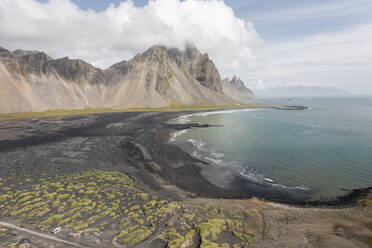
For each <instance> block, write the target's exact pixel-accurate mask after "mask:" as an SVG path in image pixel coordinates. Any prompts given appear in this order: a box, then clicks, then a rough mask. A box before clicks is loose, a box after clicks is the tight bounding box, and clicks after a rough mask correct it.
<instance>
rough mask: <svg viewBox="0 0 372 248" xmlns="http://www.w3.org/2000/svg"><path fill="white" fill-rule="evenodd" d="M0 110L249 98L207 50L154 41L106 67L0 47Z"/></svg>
mask: <svg viewBox="0 0 372 248" xmlns="http://www.w3.org/2000/svg"><path fill="white" fill-rule="evenodd" d="M0 90H1V91H0V113H12V112H28V111H31V112H39V111H45V110H55V109H84V108H159V107H169V106H199V105H214V106H222V105H235V104H240V102H241V101H246V100H251V99H254V95H253V93H252V92H251V91H250V90H249V89H247V88H246V87H245V85H244V83H243V82H242V81H241V80H240V79H238V78H237V77H234V78H233V79H232V80H229V79H225V80H221V76H220V74H219V72H218V70H217V68H216V66H215V64H214V63H213V61H212V60H211V59H210V58H209V56H208V54H202V53H200V52H199V50H198V49H197V48H195V47H193V46H187V47H185V49H184V50H180V49H178V48H166V47H165V46H160V45H156V46H153V47H151V48H149V49H148V50H147V51H145V52H144V53H141V54H137V55H136V56H135V57H134V58H132V59H131V60H129V61H122V62H119V63H116V64H114V65H112V66H111V67H109V68H108V69H106V70H102V69H99V68H96V67H94V66H93V65H91V64H89V63H87V62H85V61H83V60H80V59H70V58H68V57H64V58H59V59H52V57H50V56H49V55H47V54H46V53H44V52H39V51H23V50H16V51H14V52H11V51H9V50H6V49H4V48H1V47H0Z"/></svg>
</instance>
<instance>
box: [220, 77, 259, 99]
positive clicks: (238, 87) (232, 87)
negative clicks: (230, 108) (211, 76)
mask: <svg viewBox="0 0 372 248" xmlns="http://www.w3.org/2000/svg"><path fill="white" fill-rule="evenodd" d="M222 88H223V92H224V93H225V94H226V95H228V96H229V97H231V98H233V99H236V100H239V101H242V102H245V101H250V100H254V99H256V96H255V95H254V94H253V92H252V91H251V90H250V89H248V88H247V87H246V86H245V84H244V82H243V81H242V80H241V79H240V78H238V77H236V76H234V77H233V78H232V79H231V80H230V79H228V78H227V79H224V80H223V81H222Z"/></svg>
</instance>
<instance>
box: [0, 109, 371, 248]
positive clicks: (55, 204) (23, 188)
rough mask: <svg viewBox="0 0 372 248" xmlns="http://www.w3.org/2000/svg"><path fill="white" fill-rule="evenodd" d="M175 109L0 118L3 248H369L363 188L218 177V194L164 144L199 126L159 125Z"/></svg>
mask: <svg viewBox="0 0 372 248" xmlns="http://www.w3.org/2000/svg"><path fill="white" fill-rule="evenodd" d="M182 114H185V112H145V113H144V112H130V113H108V114H92V115H81V116H72V117H71V116H70V117H54V118H47V119H40V118H34V119H20V120H2V121H1V122H0V186H1V190H0V245H1V246H3V247H27V246H31V247H40V246H43V247H69V246H71V247H283V246H284V247H371V242H370V240H371V237H372V229H371V224H372V206H371V193H370V189H364V190H362V191H356V193H355V192H354V195H352V197H347V198H345V199H344V200H342V201H338V202H337V201H336V204H335V202H333V204H328V203H329V202H328V203H327V202H320V203H319V202H318V203H313V204H312V203H311V202H308V200H309V199H310V196H309V195H307V194H299V193H297V192H291V191H285V190H280V189H272V188H268V187H262V186H260V185H257V184H254V183H252V182H249V181H242V179H241V178H240V177H239V176H238V175H235V174H234V173H233V172H230V171H228V170H225V171H223V173H222V174H223V175H224V176H219V180H222V181H224V182H229V183H230V184H231V185H234V187H232V189H231V187H230V188H229V189H224V188H220V187H218V186H216V185H215V184H213V183H212V182H210V181H208V180H207V179H206V178H204V177H203V176H202V174H201V173H200V172H201V170H206V169H207V170H209V171H210V173H213V174H214V175H216V177H217V175H219V173H220V174H221V171H219V170H217V169H215V168H213V167H210V165H208V164H207V163H205V162H203V161H199V160H197V159H195V158H193V157H192V156H190V155H189V154H188V153H186V152H184V151H182V150H181V149H180V148H178V147H176V146H173V145H171V144H169V143H168V142H167V140H168V138H169V134H170V133H171V132H173V131H175V130H182V129H187V128H208V125H203V126H201V125H199V124H197V123H193V124H169V123H167V121H168V120H169V119H172V118H175V117H177V116H180V115H182ZM212 124H213V123H212ZM278 202H280V203H278ZM284 203H286V204H284ZM288 204H292V205H288ZM311 205H318V207H312V206H311ZM330 205H332V206H330ZM4 223H5V224H6V223H11V224H13V225H16V226H18V227H20V229H14V228H11V227H9V226H8V227H7V226H4ZM58 226H61V227H63V229H62V231H61V232H60V233H58V234H57V235H54V234H50V230H51V229H53V228H55V227H58ZM22 229H27V230H32V231H35V232H37V233H39V234H40V235H35V234H32V233H29V232H25V231H24V230H22ZM43 235H45V236H43ZM53 237H58V238H59V239H60V241H56V240H53ZM61 240H62V241H65V243H63V242H61ZM66 242H69V244H67V243H66Z"/></svg>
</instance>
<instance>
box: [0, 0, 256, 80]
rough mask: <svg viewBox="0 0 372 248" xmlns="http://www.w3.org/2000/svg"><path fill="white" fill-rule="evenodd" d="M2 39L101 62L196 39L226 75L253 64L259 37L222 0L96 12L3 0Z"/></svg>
mask: <svg viewBox="0 0 372 248" xmlns="http://www.w3.org/2000/svg"><path fill="white" fill-rule="evenodd" d="M0 41H1V44H0V45H1V46H4V47H5V48H9V49H17V48H21V49H37V50H42V51H46V52H47V53H49V54H50V55H52V56H53V57H60V56H69V57H72V58H82V59H85V60H87V61H89V62H91V63H93V64H94V65H97V66H100V67H107V66H109V65H111V64H113V63H115V62H118V61H121V60H124V59H130V58H131V57H132V56H133V55H135V54H136V53H139V52H143V51H144V50H145V49H147V48H149V47H150V46H152V45H154V44H164V45H167V46H171V47H172V46H176V47H181V48H183V47H184V45H185V44H186V43H193V44H195V45H196V46H197V47H198V48H199V49H200V50H201V51H202V52H208V53H209V54H210V55H211V57H212V58H213V59H214V60H215V62H216V64H217V65H218V66H219V68H220V69H221V70H222V71H223V72H225V74H230V73H233V72H235V71H236V70H238V69H239V68H241V67H242V65H243V64H254V63H255V55H254V53H253V51H252V48H253V47H255V46H257V45H258V44H259V43H260V42H261V40H260V38H259V36H258V34H257V33H256V30H255V28H254V27H253V24H252V23H249V22H245V21H244V20H242V19H239V18H237V17H235V15H234V13H233V10H232V9H231V8H230V7H228V6H227V5H226V4H225V3H224V2H223V1H219V0H211V1H203V0H186V1H181V0H153V1H150V2H149V3H148V5H146V6H144V7H142V8H141V7H135V5H134V3H133V1H131V0H128V1H123V2H122V3H121V4H120V5H119V6H117V7H116V6H114V5H111V6H110V7H109V8H107V9H106V10H105V11H103V12H98V13H97V12H94V11H92V10H89V11H83V10H81V9H79V8H78V7H77V6H76V5H75V4H73V3H72V2H70V0H50V1H49V2H47V3H44V4H42V3H38V2H36V1H35V0H1V1H0ZM251 61H252V62H253V63H250V62H251Z"/></svg>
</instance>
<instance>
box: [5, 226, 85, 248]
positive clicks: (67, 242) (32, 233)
mask: <svg viewBox="0 0 372 248" xmlns="http://www.w3.org/2000/svg"><path fill="white" fill-rule="evenodd" d="M0 226H3V227H7V228H11V229H15V230H17V231H20V232H25V233H28V234H31V235H34V236H38V237H40V238H43V239H48V240H51V241H55V242H58V243H61V244H65V245H70V246H73V247H79V248H90V247H89V246H85V245H81V244H78V243H74V242H69V241H66V240H63V239H59V238H56V237H54V236H52V235H48V234H44V233H39V232H35V231H31V230H28V229H26V228H22V227H19V226H16V225H14V224H11V223H8V222H3V221H0Z"/></svg>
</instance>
